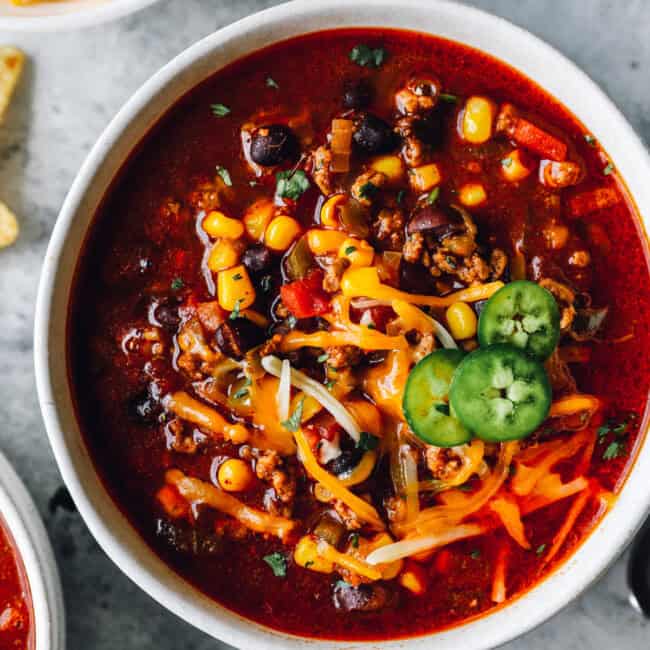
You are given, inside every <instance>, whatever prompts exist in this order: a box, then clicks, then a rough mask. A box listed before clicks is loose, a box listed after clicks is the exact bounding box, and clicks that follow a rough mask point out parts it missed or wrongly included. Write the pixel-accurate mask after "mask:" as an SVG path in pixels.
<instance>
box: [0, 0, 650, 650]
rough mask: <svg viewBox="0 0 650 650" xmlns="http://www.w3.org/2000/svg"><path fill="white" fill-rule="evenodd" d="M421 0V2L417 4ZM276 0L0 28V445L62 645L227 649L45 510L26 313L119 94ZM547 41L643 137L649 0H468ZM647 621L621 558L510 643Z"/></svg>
mask: <svg viewBox="0 0 650 650" xmlns="http://www.w3.org/2000/svg"><path fill="white" fill-rule="evenodd" d="M424 1H426V0H423V2H424ZM272 4H275V2H274V1H273V0H163V1H162V2H160V3H159V4H156V5H154V6H153V7H151V8H150V9H148V10H145V11H143V12H142V13H140V14H138V15H135V16H132V17H130V18H126V19H124V20H121V21H119V22H116V23H113V24H111V25H108V26H101V27H98V28H95V29H89V30H86V31H81V32H77V33H70V34H67V35H56V34H51V35H39V36H36V35H31V36H28V35H20V34H11V33H6V32H5V33H3V32H0V43H5V42H6V43H15V44H16V45H18V46H20V47H22V48H24V49H25V50H26V52H27V53H28V55H29V57H30V62H29V66H28V69H27V74H26V76H25V79H24V80H23V82H22V83H21V85H20V88H19V90H18V93H17V97H16V101H15V102H14V104H13V106H12V108H11V111H10V113H9V115H8V119H7V122H6V125H5V126H4V127H3V128H2V129H0V197H2V199H4V200H5V201H6V202H8V203H9V204H10V205H12V206H13V208H14V209H15V210H16V212H17V213H18V214H19V215H20V216H21V220H22V235H21V238H20V240H19V242H18V244H17V245H16V246H14V247H13V248H11V249H9V250H6V251H2V252H1V253H0V296H1V297H2V307H1V308H0V446H1V447H2V449H3V450H4V451H5V452H6V454H7V455H8V456H9V458H10V459H11V461H12V462H13V463H14V465H15V467H16V468H17V470H18V471H19V473H20V474H21V475H22V477H23V478H24V479H25V482H26V483H27V485H28V487H29V489H30V490H31V492H32V494H33V495H34V498H35V500H36V502H37V504H38V507H39V509H40V511H41V514H42V515H43V518H44V519H45V521H46V524H47V527H48V530H49V532H50V535H51V538H52V541H53V545H54V548H55V551H56V555H57V558H58V561H59V565H60V569H61V575H62V579H63V586H64V590H65V596H66V601H67V607H68V622H67V627H68V635H69V646H68V647H69V648H70V649H71V650H113V649H119V650H136V649H138V650H141V649H145V648H147V649H148V648H156V650H172V649H173V650H181V649H182V650H207V649H208V648H217V647H226V646H223V645H221V644H219V643H218V642H216V641H214V640H211V639H209V638H207V637H206V636H204V635H203V634H201V633H200V632H198V631H196V630H194V629H192V628H191V627H190V626H189V625H187V624H185V623H183V622H182V621H180V620H179V619H177V618H175V617H174V616H172V615H171V614H169V613H168V612H166V611H165V610H164V609H162V608H161V607H160V606H159V605H157V604H156V603H155V602H154V601H152V600H151V599H150V598H149V597H148V596H146V595H145V594H144V593H143V592H142V591H140V590H139V589H138V587H136V586H135V585H134V584H133V583H132V582H131V581H130V580H129V579H128V578H126V577H125V576H124V575H122V574H121V573H120V572H119V571H118V570H117V568H116V567H115V566H114V565H113V564H112V562H111V561H110V560H109V559H108V558H107V557H106V556H105V555H104V553H103V552H102V551H101V550H100V549H99V547H98V545H97V544H96V542H95V541H94V540H93V538H92V537H91V536H90V534H89V533H88V531H87V529H86V527H85V526H84V524H83V522H82V521H81V519H80V518H79V517H78V515H75V514H72V513H68V512H66V511H65V510H63V509H60V508H59V509H58V510H57V511H56V512H54V513H52V512H50V510H49V508H48V503H49V500H50V498H51V497H52V495H53V493H54V492H55V491H56V490H57V488H58V487H59V486H60V485H61V483H62V482H61V477H60V475H59V473H58V470H57V468H56V465H55V463H54V459H53V457H52V454H51V451H50V449H49V446H48V443H47V440H46V437H45V432H44V428H43V424H42V422H41V416H40V413H39V410H38V405H37V400H36V395H35V388H34V376H33V367H32V324H33V314H34V300H35V297H36V287H37V280H38V274H39V270H40V266H41V261H42V259H43V255H44V251H45V247H46V244H47V241H48V237H49V234H50V231H51V229H52V226H53V224H54V222H55V219H56V215H57V212H58V210H59V207H60V205H61V203H62V201H63V198H64V196H65V193H66V191H67V189H68V187H69V185H70V183H71V181H72V179H73V177H74V175H75V173H76V171H77V169H78V168H79V166H80V164H81V162H82V160H83V158H84V157H85V155H86V153H87V152H88V150H89V149H90V147H91V145H92V144H93V142H94V141H95V139H96V138H97V136H98V135H99V134H100V132H101V131H102V129H103V128H104V126H105V125H106V124H107V123H108V121H109V119H110V118H111V117H112V116H113V115H114V113H115V112H116V111H117V109H118V108H119V107H120V106H121V105H122V103H123V102H124V101H125V100H126V99H127V98H128V97H129V96H130V95H131V94H132V93H133V92H134V91H135V90H136V89H137V88H138V87H139V86H140V85H141V83H142V82H143V81H144V80H145V79H147V78H148V77H149V76H150V75H151V74H152V73H153V72H155V71H156V70H157V69H158V68H159V67H160V66H161V65H163V64H164V63H165V62H167V61H168V60H169V59H170V58H171V57H172V56H174V55H175V54H177V53H178V52H180V51H181V50H183V49H184V48H185V47H187V46H188V45H190V44H191V43H193V42H194V41H196V40H197V39H199V38H201V37H202V36H204V35H206V34H208V33H209V32H211V31H213V30H215V29H217V28H219V27H221V26H223V25H226V24H228V23H230V22H232V21H233V20H235V19H237V18H240V17H242V16H244V15H246V14H249V13H251V12H254V11H256V10H258V9H261V8H263V7H268V6H270V5H272ZM471 4H475V5H477V6H479V7H482V8H483V9H486V10H488V11H491V12H493V13H496V14H499V15H501V16H503V17H505V18H508V19H510V20H511V21H513V22H515V23H517V24H518V25H521V26H523V27H525V28H527V29H529V30H530V31H532V32H533V33H535V34H537V35H538V36H541V37H542V38H543V39H545V40H547V41H548V42H550V43H551V44H553V45H554V46H555V47H557V48H558V49H559V50H560V51H562V52H564V53H565V54H566V55H567V56H569V58H571V59H573V60H574V61H575V62H576V63H577V64H578V65H579V66H581V67H582V68H583V69H585V70H586V71H587V72H588V73H589V74H590V75H591V76H592V77H593V78H594V79H595V80H596V81H597V82H598V83H599V84H601V86H603V88H604V89H605V90H606V91H607V92H608V93H609V95H610V96H611V97H612V98H613V99H614V101H615V102H616V103H617V104H618V106H619V107H620V108H621V109H622V111H623V112H624V113H625V115H626V116H627V117H628V119H629V120H630V121H631V123H632V124H633V125H634V127H635V128H636V129H637V130H638V132H639V133H641V135H642V136H643V137H644V138H645V140H646V141H648V139H649V138H650V117H649V115H650V113H648V111H647V108H646V107H647V106H648V104H649V103H650V84H648V72H649V71H650V39H648V37H647V35H648V33H649V30H650V2H648V1H647V0H619V1H614V0H569V1H568V2H560V0H546V1H544V0H476V1H475V2H472V3H471ZM648 647H650V626H649V625H648V624H647V623H645V622H643V621H641V620H640V619H639V618H637V616H636V615H635V614H634V613H633V612H632V611H631V610H630V609H629V607H628V606H627V604H626V593H625V585H624V561H619V562H618V563H617V564H616V565H615V566H614V567H613V568H612V569H611V570H610V571H609V572H608V573H607V575H606V576H605V577H604V578H603V579H602V580H601V581H600V582H599V583H598V584H597V585H595V586H594V587H593V588H591V589H590V590H589V591H588V592H587V593H586V594H585V595H583V596H582V597H581V598H579V599H578V600H577V601H576V602H575V603H574V604H572V605H571V606H569V607H568V608H567V609H566V610H565V611H563V612H562V613H561V614H559V615H558V616H556V617H555V618H554V619H553V620H551V621H549V622H548V623H546V624H545V625H543V626H542V627H540V628H539V629H537V630H535V631H534V632H532V633H530V634H528V635H527V636H526V637H524V638H522V639H519V640H517V641H514V642H512V643H510V644H508V645H507V646H505V648H507V650H524V649H526V650H547V649H548V648H562V649H571V650H573V649H576V650H577V649H579V648H590V649H593V650H599V649H601V648H602V649H604V648H616V649H617V650H633V649H634V650H636V649H640V648H648Z"/></svg>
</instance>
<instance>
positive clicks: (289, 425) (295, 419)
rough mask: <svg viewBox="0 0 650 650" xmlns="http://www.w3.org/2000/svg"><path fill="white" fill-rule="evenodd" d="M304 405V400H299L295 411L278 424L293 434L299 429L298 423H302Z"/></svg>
mask: <svg viewBox="0 0 650 650" xmlns="http://www.w3.org/2000/svg"><path fill="white" fill-rule="evenodd" d="M304 404H305V398H304V397H303V398H301V400H300V401H299V402H298V406H296V410H295V411H294V412H293V413H292V414H291V416H290V417H289V419H288V420H285V421H284V422H280V424H281V425H282V426H283V427H284V428H285V429H286V430H287V431H291V433H295V432H296V431H298V429H299V428H300V423H301V422H302V409H303V406H304Z"/></svg>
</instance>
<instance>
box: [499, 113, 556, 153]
mask: <svg viewBox="0 0 650 650" xmlns="http://www.w3.org/2000/svg"><path fill="white" fill-rule="evenodd" d="M512 139H513V140H514V141H515V142H516V143H517V144H520V145H521V146H522V147H526V148H528V149H530V150H531V151H532V152H534V153H536V154H537V155H538V156H541V157H542V158H549V159H550V160H558V161H562V160H565V159H566V154H567V146H566V144H564V142H562V140H558V139H557V138H556V137H555V136H552V135H551V134H550V133H547V132H546V131H544V130H542V129H540V128H539V127H538V126H535V125H534V124H533V123H532V122H529V121H528V120H525V119H523V118H521V117H520V118H518V119H517V122H516V124H515V127H514V130H513V132H512Z"/></svg>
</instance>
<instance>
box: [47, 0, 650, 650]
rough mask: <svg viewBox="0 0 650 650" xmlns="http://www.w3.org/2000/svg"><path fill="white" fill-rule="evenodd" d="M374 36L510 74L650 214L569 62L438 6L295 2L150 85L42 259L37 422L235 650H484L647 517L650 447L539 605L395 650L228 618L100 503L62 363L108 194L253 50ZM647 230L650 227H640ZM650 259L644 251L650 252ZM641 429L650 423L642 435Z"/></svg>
mask: <svg viewBox="0 0 650 650" xmlns="http://www.w3.org/2000/svg"><path fill="white" fill-rule="evenodd" d="M355 26H374V27H395V28H403V29H411V30H418V31H426V32H430V33H432V34H437V35H441V36H444V37H447V38H450V39H454V40H457V41H461V42H463V43H467V44H469V45H471V46H474V47H476V48H479V49H481V50H484V51H486V52H489V53H490V54H493V55H494V56H496V57H498V58H500V59H501V60H503V61H506V62H508V63H510V64H511V65H512V66H513V67H515V68H517V69H518V70H520V71H521V72H523V73H524V74H526V75H527V76H529V77H531V78H532V79H534V80H535V81H537V82H538V83H539V84H540V85H541V86H542V87H544V88H545V89H546V90H547V91H549V92H550V93H551V94H552V95H554V96H555V97H557V98H558V99H559V100H560V101H561V102H562V103H563V104H564V105H565V106H566V107H568V108H569V110H571V111H572V112H573V113H574V114H575V115H576V116H578V117H579V118H580V119H582V121H583V122H584V123H585V124H587V125H588V127H589V130H590V132H591V133H593V134H594V135H595V136H596V138H597V139H598V141H599V142H600V143H602V145H603V146H604V147H605V149H606V150H607V151H608V152H609V154H610V155H611V156H612V159H613V160H614V161H615V163H616V166H617V168H618V170H619V171H620V173H621V175H622V177H623V178H624V179H625V180H626V182H627V185H628V187H629V189H630V192H631V194H632V196H633V197H634V199H635V200H636V203H637V205H638V206H639V207H640V210H641V213H642V214H644V215H646V214H647V211H648V210H650V183H648V181H647V179H648V178H650V161H649V159H648V156H647V154H646V151H645V149H644V147H643V146H642V144H641V142H640V141H639V139H638V137H637V136H636V135H635V133H634V132H633V130H632V129H631V127H630V126H629V124H628V123H627V122H626V121H625V119H624V118H623V117H622V115H621V114H620V113H619V112H618V110H617V109H616V108H615V107H614V105H613V104H612V102H611V101H610V100H609V99H608V98H607V97H606V96H605V95H604V94H603V92H602V91H601V90H600V89H599V88H598V87H597V86H596V85H595V84H594V83H593V82H592V81H591V80H590V79H589V78H588V77H587V76H586V75H585V74H584V73H582V72H581V71H580V70H579V69H577V68H576V67H575V66H574V65H573V64H572V63H571V62H570V61H568V60H567V59H566V58H564V56H562V55H561V54H559V53H558V52H556V51H555V50H553V49H552V48H551V47H549V46H548V45H546V44H545V43H543V42H542V41H540V40H539V39H537V38H535V37H534V36H532V35H531V34H529V33H528V32H526V31H524V30H522V29H520V28H518V27H515V26H514V25H511V24H510V23H508V22H506V21H505V20H502V19H500V18H496V17H494V16H490V15H488V14H485V13H483V12H481V11H478V10H476V9H472V8H470V7H467V6H464V5H458V4H453V3H450V2H445V1H442V0H429V1H428V2H422V1H421V0H356V1H355V2H348V1H347V0H322V1H320V2H313V1H312V0H298V1H296V2H292V3H289V4H285V5H281V6H278V7H274V8H272V9H269V10H267V11H263V12H261V13H259V14H255V15H253V16H250V17H248V18H245V19H244V20H241V21H239V22H237V23H235V24H233V25H230V26H229V27H226V28H224V29H221V30H220V31H218V32H216V33H215V34H212V35H211V36H208V37H207V38H205V39H203V40H202V41H200V42H199V43H197V44H196V45H194V46H193V47H191V48H190V49H188V50H186V51H185V52H183V53H182V54H181V55H179V56H178V57H176V58H175V59H174V60H173V61H172V62H171V63H169V64H168V65H167V66H165V67H164V68H163V69H162V70H161V71H159V72H158V73H157V74H156V75H154V76H153V77H152V78H151V79H150V80H149V81H148V82H147V83H146V84H145V85H144V86H143V87H142V88H141V89H140V90H139V91H138V92H137V93H136V94H135V95H134V96H133V97H132V98H131V99H130V100H129V102H128V103H127V104H126V105H125V106H124V108H123V109H122V110H121V111H120V112H119V113H118V115H117V116H116V117H115V119H114V120H113V121H112V122H111V124H110V125H109V126H108V128H107V129H106V131H105V132H104V133H103V135H102V136H101V138H100V139H99V141H98V142H97V144H96V145H95V147H94V148H93V150H92V151H91V153H90V154H89V156H88V158H87V159H86V161H85V163H84V165H83V167H82V169H81V171H80V172H79V175H78V176H77V178H76V180H75V182H74V184H73V186H72V189H71V190H70V193H69V194H68V197H67V199H66V201H65V204H64V206H63V208H62V211H61V214H60V216H59V219H58V222H57V224H56V227H55V229H54V233H53V235H52V240H51V242H50V246H49V249H48V252H47V256H46V259H45V264H44V269H43V275H42V278H41V285H40V290H39V296H38V305H37V311H36V331H35V355H36V376H37V383H38V393H39V398H40V404H41V409H42V411H43V417H44V419H45V423H46V426H47V430H48V433H49V436H50V441H51V443H52V447H53V449H54V453H55V455H56V458H57V461H58V463H59V468H60V469H61V472H62V474H63V477H64V478H65V481H66V483H67V485H68V488H69V489H70V491H71V493H72V495H73V497H74V499H75V502H76V503H77V505H78V507H79V510H80V512H81V514H82V516H83V518H84V519H85V521H86V523H87V525H88V527H89V528H90V530H91V531H92V533H93V534H94V535H95V537H96V538H97V540H98V542H99V543H100V544H101V546H102V547H103V548H104V550H105V551H106V552H107V553H108V555H109V556H110V557H111V558H112V559H113V560H114V561H115V563H116V564H117V565H118V566H119V567H120V568H121V569H122V570H123V571H124V572H125V573H126V574H127V575H129V576H130V577H131V578H132V579H133V580H134V581H135V582H136V583H137V584H138V585H140V587H142V588H143V589H144V590H145V591H146V592H147V593H149V594H150V595H151V596H153V597H154V598H155V599H156V600H158V601H159V602H160V603H162V604H163V605H164V606H166V607H167V608H169V609H170V610H171V611H172V612H174V613H175V614H177V615H178V616H180V617H181V618H183V619H185V620H186V621H189V622H190V623H192V624H193V625H195V626H196V627H198V628H200V629H202V630H204V631H205V632H207V633H208V634H211V635H213V636H214V637H217V638H219V639H223V640H224V641H227V642H228V643H231V644H232V645H235V646H237V647H239V648H255V649H260V650H261V649H268V648H282V649H283V650H286V649H287V648H307V647H310V648H311V647H314V646H319V647H323V648H325V647H327V648H335V647H340V648H346V649H348V650H349V649H353V648H366V649H367V648H374V647H378V648H379V647H381V648H383V649H397V648H404V647H408V648H409V650H416V649H417V650H419V649H424V648H430V647H431V644H432V642H433V643H435V647H436V648H437V650H455V649H456V648H459V647H462V648H464V649H465V650H479V649H482V648H489V647H494V646H496V645H499V644H501V643H504V642H506V641H508V640H510V639H512V638H513V637H515V636H517V635H519V634H522V633H523V632H526V631H527V630H530V629H531V628H532V627H534V626H536V625H538V624H540V623H541V622H543V621H544V620H546V619H547V618H549V617H550V616H552V615H553V614H555V613H556V612H557V611H558V610H559V609H561V608H562V607H564V606H565V605H566V604H567V603H569V601H571V599H573V598H574V597H575V596H577V595H578V594H579V593H580V592H582V591H583V590H584V589H585V588H586V587H587V586H588V585H589V584H591V583H592V582H593V581H594V580H595V579H596V578H597V577H598V576H599V575H600V574H601V573H602V572H603V571H604V570H605V569H606V568H607V566H608V565H609V564H610V563H611V562H612V560H613V559H614V558H615V557H616V556H617V555H618V554H619V553H620V552H621V551H622V549H623V548H624V546H625V545H626V544H627V542H628V541H629V540H630V539H631V537H632V536H633V534H634V533H635V531H636V530H637V528H638V526H639V525H640V523H641V522H642V521H643V519H644V517H645V515H646V512H647V511H648V507H649V505H650V485H649V484H648V480H647V477H648V476H649V475H650V446H648V445H645V446H643V447H641V448H640V451H639V454H638V458H637V460H636V465H635V467H634V469H633V471H632V473H631V474H630V476H629V478H628V479H627V481H626V483H625V485H624V487H623V489H622V491H621V493H620V496H619V498H618V500H617V502H616V504H615V505H614V507H613V508H612V510H611V512H610V513H609V514H608V515H607V516H606V517H605V519H604V520H603V521H602V523H601V524H600V525H599V526H598V527H597V528H596V530H595V531H594V532H592V533H591V534H590V535H589V537H588V538H587V539H586V540H585V541H584V543H583V544H582V546H581V547H580V548H579V549H578V551H577V552H576V553H575V554H574V555H573V556H572V557H571V558H570V559H569V560H568V561H567V562H565V563H564V564H563V565H562V566H561V568H560V569H559V570H557V571H556V572H555V573H553V574H552V575H551V576H549V577H548V578H546V579H545V580H543V581H542V582H541V583H540V584H539V585H538V586H537V587H535V589H533V590H532V591H531V592H529V593H526V594H524V595H523V596H521V597H520V598H518V599H515V600H514V601H513V602H510V603H508V604H507V605H506V606H504V607H502V608H501V609H499V610H497V611H495V612H493V613H492V614H489V615H487V616H484V617H482V618H479V619H478V620H475V621H472V622H469V623H467V624H465V625H462V626H460V627H456V628H453V629H450V630H446V631H443V632H439V633H436V634H435V635H434V636H435V640H432V637H431V635H429V636H425V637H417V638H411V639H408V640H395V641H387V642H371V643H367V642H366V643H364V642H341V643H335V642H332V641H317V640H313V639H308V640H306V639H302V638H298V637H294V636H290V635H286V634H283V633H279V632H276V631H272V630H269V629H267V628H264V627H262V626H260V625H258V624H256V623H253V622H251V621H249V620H245V619H243V618H242V617H240V616H238V615H236V614H234V613H232V612H230V611H228V610H226V609H224V608H223V607H220V606H219V605H217V604H215V603H214V602H213V601H212V600H210V599H208V598H207V597H206V596H204V595H202V594H201V593H199V592H198V591H197V590H196V589H194V588H193V587H192V586H191V585H189V584H188V583H187V582H186V581H185V580H183V579H182V578H181V577H179V576H178V575H177V574H176V573H174V572H173V571H172V570H171V569H170V568H169V567H167V565H165V564H164V563H163V562H162V561H161V560H160V559H159V558H158V557H157V556H156V555H155V554H154V553H153V552H152V551H151V550H150V549H149V548H148V546H147V545H146V544H145V543H144V541H143V540H142V539H141V538H140V536H139V535H138V533H136V531H135V530H134V529H133V528H132V527H131V525H130V524H129V523H128V521H127V520H126V518H125V517H124V516H123V515H122V513H121V512H120V510H119V509H118V507H117V506H116V505H115V503H114V502H113V500H112V499H111V497H110V496H109V495H108V493H107V492H106V490H105V488H104V486H103V485H102V483H101V481H100V480H99V478H98V476H97V473H96V471H95V469H94V467H93V463H92V461H91V458H90V456H89V455H88V452H87V450H86V446H85V444H84V442H83V439H82V437H81V435H80V432H79V427H78V424H77V421H76V419H75V416H74V411H73V407H72V402H71V397H70V389H69V386H68V378H67V374H66V367H65V363H64V362H63V361H62V360H63V359H64V358H65V346H66V338H65V334H66V318H67V309H68V298H69V295H70V285H71V281H72V276H73V271H74V268H75V263H76V259H77V255H78V251H79V249H80V246H81V243H82V241H83V238H84V235H85V234H86V231H87V229H88V226H89V224H90V222H91V219H92V217H93V215H94V213H95V209H96V208H97V206H98V204H99V202H100V200H101V198H102V196H103V195H104V192H105V191H106V189H107V187H108V185H109V183H110V182H111V179H112V178H113V177H114V175H115V173H116V171H117V170H118V168H119V167H120V165H121V164H122V163H123V162H124V160H125V159H126V158H127V156H128V155H129V152H130V151H131V150H132V149H133V148H134V146H135V145H136V144H137V143H138V142H139V140H140V138H141V137H142V136H143V135H144V134H145V133H146V132H147V131H148V129H149V128H150V127H151V126H152V125H153V124H154V123H155V122H156V120H157V119H158V118H159V117H160V116H161V115H163V114H164V113H165V111H166V110H167V109H168V108H169V107H170V106H171V105H173V104H174V102H175V101H176V100H177V99H178V98H179V97H180V96H181V95H183V94H184V93H185V92H186V91H188V90H189V89H191V88H192V87H194V86H195V85H196V84H197V83H199V82H200V81H202V80H203V79H205V78H206V77H208V76H209V75H210V74H212V73H213V72H215V71H216V70H218V69H220V68H221V67H222V66H224V65H226V64H228V63H230V62H231V61H233V60H234V59H237V58H239V57H241V56H243V55H245V54H248V53H250V52H251V51H253V50H256V49H258V48H261V47H264V46H266V45H269V44H271V43H274V42H276V41H279V40H282V39H286V38H289V37H292V36H295V35H298V34H303V33H305V32H310V31H316V30H320V29H328V28H340V27H355ZM644 221H645V223H646V224H647V223H648V221H647V216H644ZM646 252H647V251H646ZM643 425H644V427H646V426H647V417H646V419H645V420H644V423H643Z"/></svg>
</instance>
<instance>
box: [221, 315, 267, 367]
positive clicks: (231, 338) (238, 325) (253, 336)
mask: <svg viewBox="0 0 650 650" xmlns="http://www.w3.org/2000/svg"><path fill="white" fill-rule="evenodd" d="M214 337H215V342H216V344H217V346H218V347H219V349H220V350H221V352H223V354H225V355H226V356H228V357H232V358H233V359H241V358H243V356H244V354H246V352H248V350H250V349H251V348H254V347H255V346H256V345H259V344H260V343H263V342H264V339H265V337H266V335H265V333H264V330H263V329H262V328H261V327H258V326H257V325H255V323H253V322H252V321H250V320H248V318H236V319H235V320H227V321H225V322H224V323H222V324H221V325H219V327H218V328H217V331H216V332H215V335H214Z"/></svg>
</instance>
